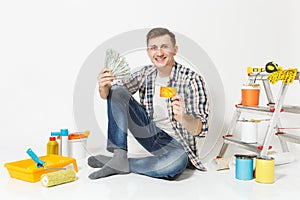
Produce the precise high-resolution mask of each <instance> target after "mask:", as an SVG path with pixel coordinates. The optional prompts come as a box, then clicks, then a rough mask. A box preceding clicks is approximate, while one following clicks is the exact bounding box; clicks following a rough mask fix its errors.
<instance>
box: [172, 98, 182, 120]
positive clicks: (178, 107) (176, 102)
mask: <svg viewBox="0 0 300 200" xmlns="http://www.w3.org/2000/svg"><path fill="white" fill-rule="evenodd" d="M172 108H173V113H174V119H175V120H176V121H178V122H180V123H182V121H183V117H184V115H185V103H184V100H183V97H182V95H176V96H174V97H173V98H172Z"/></svg>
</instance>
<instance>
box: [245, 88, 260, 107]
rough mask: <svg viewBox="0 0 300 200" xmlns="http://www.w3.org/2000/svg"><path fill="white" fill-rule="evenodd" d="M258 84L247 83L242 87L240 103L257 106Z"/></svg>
mask: <svg viewBox="0 0 300 200" xmlns="http://www.w3.org/2000/svg"><path fill="white" fill-rule="evenodd" d="M259 94H260V86H259V84H249V85H244V86H243V87H242V105H243V106H258V104H259Z"/></svg>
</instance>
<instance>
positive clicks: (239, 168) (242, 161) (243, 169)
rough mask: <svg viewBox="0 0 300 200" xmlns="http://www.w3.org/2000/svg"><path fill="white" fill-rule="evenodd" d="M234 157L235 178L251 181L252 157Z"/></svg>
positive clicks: (237, 155) (239, 155)
mask: <svg viewBox="0 0 300 200" xmlns="http://www.w3.org/2000/svg"><path fill="white" fill-rule="evenodd" d="M235 157H236V159H235V164H236V166H235V178H237V179H239V180H252V179H253V158H254V156H250V155H241V154H236V155H235Z"/></svg>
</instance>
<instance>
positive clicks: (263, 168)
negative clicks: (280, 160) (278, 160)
mask: <svg viewBox="0 0 300 200" xmlns="http://www.w3.org/2000/svg"><path fill="white" fill-rule="evenodd" d="M274 164H275V162H274V158H272V157H258V158H256V163H255V166H256V169H255V180H256V181H257V182H259V183H274Z"/></svg>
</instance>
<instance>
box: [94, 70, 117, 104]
mask: <svg viewBox="0 0 300 200" xmlns="http://www.w3.org/2000/svg"><path fill="white" fill-rule="evenodd" d="M114 80H115V77H114V76H113V75H112V74H111V70H110V69H108V68H104V69H103V70H102V71H101V72H100V73H99V75H98V77H97V81H98V85H99V93H100V96H101V98H103V99H106V98H107V95H108V93H109V89H110V87H111V82H113V81H114Z"/></svg>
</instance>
